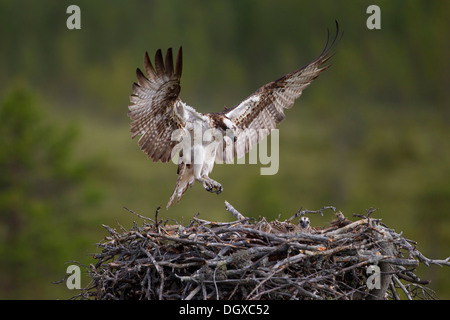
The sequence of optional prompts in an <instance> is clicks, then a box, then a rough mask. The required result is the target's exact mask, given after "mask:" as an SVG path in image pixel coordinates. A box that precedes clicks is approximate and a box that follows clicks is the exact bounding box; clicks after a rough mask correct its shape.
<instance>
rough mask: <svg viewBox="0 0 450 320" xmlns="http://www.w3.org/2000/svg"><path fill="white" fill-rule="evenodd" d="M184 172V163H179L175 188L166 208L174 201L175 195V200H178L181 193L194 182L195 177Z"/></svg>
mask: <svg viewBox="0 0 450 320" xmlns="http://www.w3.org/2000/svg"><path fill="white" fill-rule="evenodd" d="M185 173H186V164H184V163H181V164H179V166H178V179H177V183H176V184H175V190H173V193H172V196H171V197H170V199H169V202H168V203H167V206H166V209H169V207H170V206H171V205H172V204H173V202H174V201H175V197H176V198H177V202H179V201H180V199H181V197H182V196H183V194H184V193H185V192H186V190H187V188H188V187H192V185H193V184H194V182H195V178H194V176H193V175H190V174H185Z"/></svg>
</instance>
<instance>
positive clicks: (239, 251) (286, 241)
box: [74, 202, 450, 300]
mask: <svg viewBox="0 0 450 320" xmlns="http://www.w3.org/2000/svg"><path fill="white" fill-rule="evenodd" d="M226 209H227V210H228V211H229V212H230V213H231V214H233V216H234V217H235V218H236V220H235V221H232V222H213V221H207V220H203V219H200V218H198V216H194V217H193V219H192V220H191V221H190V223H189V225H187V226H182V225H181V224H178V223H175V224H168V222H167V221H165V222H163V221H159V220H158V210H157V211H156V217H155V219H154V220H153V219H150V218H147V217H143V216H140V215H139V214H136V213H135V214H136V215H138V216H139V217H140V218H142V219H144V224H143V225H142V226H138V225H137V224H135V225H134V226H133V228H131V229H130V230H126V229H125V228H123V227H120V228H119V229H121V231H117V230H115V229H113V228H111V227H108V226H105V228H106V229H107V230H108V232H109V236H107V237H105V239H104V240H103V241H102V242H101V243H99V244H97V246H98V248H99V249H100V250H101V252H100V253H97V254H95V255H94V258H95V259H96V260H97V262H96V263H95V265H94V264H91V265H90V266H89V267H87V269H88V273H89V276H90V278H91V282H90V284H89V285H88V286H87V287H86V288H84V289H82V290H81V293H80V295H78V296H76V297H74V298H88V299H92V298H93V299H186V300H191V299H194V300H198V299H221V300H230V299H254V300H256V299H400V298H403V297H406V298H408V299H412V298H415V297H418V298H425V299H433V298H436V296H435V295H434V293H433V291H432V290H430V289H429V288H427V287H426V285H427V284H428V281H426V280H421V279H420V278H419V277H418V276H417V275H416V273H415V271H416V268H417V267H418V265H419V263H424V264H425V265H427V266H428V265H430V264H437V265H446V266H449V265H450V262H449V258H447V259H446V260H432V259H428V258H426V257H425V256H423V255H422V254H421V253H420V252H419V251H418V250H417V248H416V243H415V242H414V241H411V240H408V239H406V238H404V237H403V236H402V235H401V234H398V233H396V232H395V231H394V230H392V229H390V228H388V227H387V226H386V225H384V224H383V223H382V222H381V220H380V219H374V218H372V217H371V213H372V211H370V210H369V211H368V212H367V214H366V215H365V216H357V217H358V219H357V220H356V221H350V220H348V219H346V218H345V217H344V215H343V214H342V213H341V212H337V211H336V210H335V209H334V208H332V207H326V208H322V209H321V210H318V211H309V210H299V212H297V213H296V214H295V215H294V216H293V217H291V218H290V219H288V220H285V221H278V220H275V221H271V222H268V221H266V219H264V218H262V219H261V218H260V219H258V220H252V219H249V218H246V217H244V216H243V215H242V214H240V213H239V212H238V211H237V210H236V209H234V208H233V207H232V206H231V205H230V204H228V203H227V202H226ZM326 209H332V210H333V211H334V213H335V216H336V218H335V220H333V221H332V222H331V223H330V225H329V226H327V227H325V228H310V227H306V228H303V227H299V226H298V225H297V224H295V223H294V220H296V218H301V217H303V219H302V222H303V223H304V222H305V215H306V214H312V213H320V214H323V212H324V210H326ZM129 211H131V210H129ZM131 212H132V211H131ZM133 213H134V212H133ZM306 221H307V219H306ZM370 266H376V267H377V268H378V269H377V270H378V271H380V273H379V275H380V277H378V278H377V277H376V275H377V274H376V270H375V273H372V274H371V272H372V271H373V270H374V269H373V268H374V267H370ZM371 268H372V269H371ZM371 275H374V277H371ZM376 280H379V281H378V282H377V281H376Z"/></svg>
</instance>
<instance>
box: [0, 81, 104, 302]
mask: <svg viewBox="0 0 450 320" xmlns="http://www.w3.org/2000/svg"><path fill="white" fill-rule="evenodd" d="M0 123H1V125H0V146H1V150H0V172H1V173H2V174H1V176H0V213H1V214H0V226H1V227H0V243H1V244H0V259H1V263H0V292H1V293H2V294H3V295H5V296H3V297H2V298H15V297H17V296H21V297H23V296H22V295H21V292H20V290H23V291H25V292H27V293H28V294H29V293H32V292H33V291H34V290H33V289H32V286H33V285H32V284H33V281H34V280H42V279H43V278H45V277H48V276H49V274H51V273H52V268H55V269H56V268H57V269H59V272H60V274H61V273H63V272H64V271H61V265H62V264H63V263H64V262H65V260H64V258H63V256H64V255H63V252H64V250H67V248H69V251H71V249H70V248H72V249H73V246H74V245H76V244H77V243H78V244H79V243H80V241H79V239H77V240H74V239H71V237H70V235H71V234H73V233H74V232H76V231H77V229H78V231H79V226H80V223H81V222H80V221H79V219H81V218H79V216H78V214H75V213H77V209H79V208H81V206H83V207H84V206H86V205H87V204H92V203H94V202H95V201H96V200H98V199H99V195H100V194H99V193H98V192H97V191H95V189H94V188H92V187H91V186H90V185H89V182H88V179H87V178H88V175H89V173H90V172H91V170H92V169H93V165H92V163H90V162H88V161H84V162H75V161H74V160H73V155H72V148H73V145H74V142H75V137H76V130H75V128H73V127H70V128H65V129H61V128H59V127H57V126H55V125H50V124H46V123H45V121H44V117H43V115H42V113H41V110H40V109H39V107H38V106H37V105H36V103H35V98H34V96H33V94H32V93H30V92H29V91H27V90H26V89H12V90H10V91H9V92H8V93H7V94H6V95H5V97H4V99H3V101H2V102H1V104H0ZM80 216H82V214H80ZM61 217H64V219H61ZM68 217H70V218H68ZM66 260H67V259H66ZM58 262H59V263H58ZM62 270H64V269H62ZM53 274H54V273H53ZM52 280H57V279H49V281H48V282H50V281H52ZM19 288H20V289H19ZM36 289H37V288H36ZM39 290H41V289H39Z"/></svg>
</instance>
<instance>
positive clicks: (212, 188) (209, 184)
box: [200, 176, 223, 194]
mask: <svg viewBox="0 0 450 320" xmlns="http://www.w3.org/2000/svg"><path fill="white" fill-rule="evenodd" d="M200 181H201V182H203V187H204V188H205V189H206V191H209V192H215V193H217V194H220V193H221V192H222V191H223V188H222V185H221V184H220V183H218V182H217V181H215V180H213V179H211V178H210V177H208V176H202V177H201V178H200Z"/></svg>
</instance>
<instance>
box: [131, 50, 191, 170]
mask: <svg viewBox="0 0 450 320" xmlns="http://www.w3.org/2000/svg"><path fill="white" fill-rule="evenodd" d="M155 67H156V68H153V65H152V63H151V62H150V59H149V57H148V53H147V52H146V53H145V56H144V68H145V71H146V74H147V76H144V74H143V73H142V71H141V70H140V69H139V68H138V69H137V70H136V75H137V80H138V83H133V94H132V95H131V96H130V102H131V103H130V105H129V106H128V109H129V112H128V116H129V117H130V119H131V120H133V122H132V123H131V129H130V131H131V133H132V138H134V137H136V136H137V135H141V137H140V139H139V142H138V145H139V147H140V148H141V150H142V151H144V152H145V153H146V154H147V155H148V157H149V158H151V159H152V160H153V161H158V160H161V161H162V162H167V161H169V160H170V157H171V151H172V149H173V147H174V146H175V145H176V143H177V142H176V141H171V137H172V133H173V131H175V130H176V129H182V128H183V126H184V123H183V119H182V117H181V116H180V113H179V112H177V109H184V103H183V102H181V100H180V99H179V98H178V94H179V93H180V78H181V69H182V49H181V47H180V49H179V51H178V55H177V60H176V65H175V69H174V67H173V58H172V49H169V50H167V54H166V58H165V65H164V62H163V58H162V53H161V50H158V51H157V52H156V55H155Z"/></svg>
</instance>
